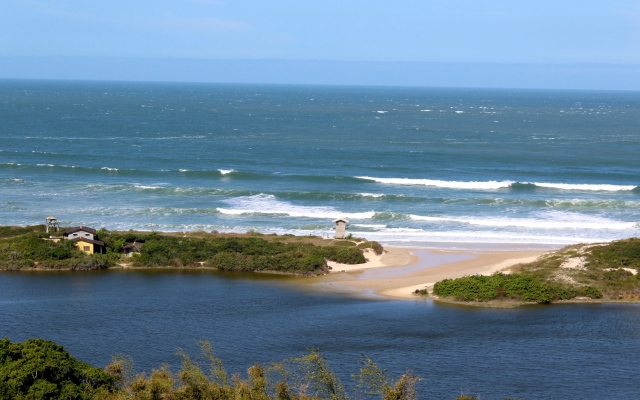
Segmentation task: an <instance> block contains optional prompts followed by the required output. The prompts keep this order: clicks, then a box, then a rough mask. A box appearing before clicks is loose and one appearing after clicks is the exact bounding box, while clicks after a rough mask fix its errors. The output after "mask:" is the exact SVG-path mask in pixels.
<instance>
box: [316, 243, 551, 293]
mask: <svg viewBox="0 0 640 400" xmlns="http://www.w3.org/2000/svg"><path fill="white" fill-rule="evenodd" d="M546 252H547V251H542V250H538V251H521V250H505V251H483V250H478V251H476V250H446V251H444V250H426V249H408V248H401V247H385V252H384V253H383V254H382V255H379V256H377V255H375V254H373V252H372V251H368V252H366V253H365V257H366V258H367V259H368V261H367V263H365V264H358V265H347V264H338V263H333V262H331V263H329V266H330V267H331V273H330V274H328V275H324V276H320V277H317V278H312V280H311V282H312V283H313V284H315V285H318V286H325V287H326V286H328V285H330V286H331V288H332V289H333V290H337V291H340V290H345V291H350V292H356V293H361V294H375V295H378V296H388V297H395V298H405V299H409V298H413V299H415V298H416V296H415V295H414V294H413V292H414V291H415V290H417V289H425V288H426V289H427V290H428V291H429V293H432V290H433V285H434V284H435V283H436V282H438V281H441V280H443V279H452V278H460V277H463V276H468V275H476V274H479V275H491V274H493V273H495V272H498V271H503V272H507V273H508V272H509V271H508V269H509V267H512V266H514V265H517V264H520V263H527V262H532V261H535V260H536V259H537V258H538V257H539V256H541V255H542V254H545V253H546Z"/></svg>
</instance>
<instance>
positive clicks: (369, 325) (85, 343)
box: [0, 270, 640, 399]
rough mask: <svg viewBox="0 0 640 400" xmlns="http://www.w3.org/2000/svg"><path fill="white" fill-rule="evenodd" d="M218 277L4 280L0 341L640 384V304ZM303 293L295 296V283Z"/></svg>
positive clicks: (428, 376)
mask: <svg viewBox="0 0 640 400" xmlns="http://www.w3.org/2000/svg"><path fill="white" fill-rule="evenodd" d="M292 279H295V278H283V277H273V276H266V275H246V274H237V273H220V272H213V271H194V270H191V271H163V270H146V271H123V270H113V271H103V272H95V271H94V272H56V273H49V272H22V273H2V274H1V275H0V335H1V336H6V337H9V338H10V339H11V340H15V341H21V340H24V339H27V338H29V337H43V338H47V339H51V340H54V341H56V342H58V343H61V344H62V345H64V346H65V348H67V349H68V350H69V351H71V353H72V354H73V355H74V356H76V357H78V358H80V359H83V360H85V361H87V362H90V363H92V364H95V365H101V366H102V365H106V364H107V363H108V362H109V360H110V357H111V356H112V355H114V354H117V353H122V354H127V355H129V356H131V357H132V358H133V359H134V363H135V368H136V369H137V370H147V371H149V370H150V369H151V368H154V367H159V366H160V365H161V364H163V363H170V364H172V365H174V366H176V365H178V363H179V357H178V356H177V355H176V350H177V349H178V348H181V349H184V350H186V351H187V352H189V353H195V352H196V351H197V346H196V341H198V340H209V341H211V342H212V343H213V344H214V347H215V349H216V352H217V354H218V355H219V356H220V357H221V358H222V359H223V360H224V362H225V365H226V366H227V368H228V370H229V371H230V372H243V373H244V371H245V370H246V368H248V367H249V366H250V365H251V364H253V363H254V362H260V363H265V364H268V363H270V362H276V361H280V360H282V359H284V358H286V357H290V356H299V355H303V354H304V353H305V352H306V351H307V349H309V348H318V349H320V350H321V352H322V353H324V354H325V355H326V357H327V358H328V360H329V361H330V363H331V365H332V366H333V368H334V369H335V370H336V371H337V372H338V373H339V374H340V376H342V377H343V380H345V381H346V382H348V381H349V375H350V374H352V373H356V372H357V368H358V363H357V361H358V360H359V358H360V356H361V354H365V355H366V356H367V357H370V358H372V359H373V360H375V361H376V362H377V363H378V364H379V365H380V366H382V367H383V368H386V369H388V370H389V371H390V372H391V373H393V374H400V373H402V372H404V371H405V370H406V369H412V370H413V371H414V372H415V373H416V374H417V375H419V376H421V377H423V378H424V381H422V382H421V384H420V393H421V396H420V397H421V398H436V399H451V398H454V397H455V396H456V395H458V394H459V393H460V391H464V392H467V393H469V394H474V395H481V396H482V398H484V399H494V398H502V397H506V396H512V397H518V398H525V399H547V398H554V399H581V398H593V399H596V398H598V399H604V398H607V399H623V398H625V399H628V398H636V397H637V396H638V395H639V394H640V392H639V388H640V376H639V375H638V373H637V372H638V371H640V359H639V358H638V357H637V355H638V354H640V306H638V305H624V304H602V305H566V306H558V305H554V306H532V307H521V308H517V309H504V310H503V309H481V308H469V307H456V306H448V305H437V304H434V303H432V302H431V301H424V300H408V301H407V300H389V299H383V298H373V297H372V298H362V297H353V296H349V295H347V294H342V295H341V294H336V293H332V294H331V295H328V294H323V293H319V292H318V291H315V290H312V289H311V287H306V286H304V285H302V286H298V285H292ZM294 286H297V289H295V290H293V287H294Z"/></svg>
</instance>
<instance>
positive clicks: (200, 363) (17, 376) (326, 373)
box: [0, 339, 419, 400]
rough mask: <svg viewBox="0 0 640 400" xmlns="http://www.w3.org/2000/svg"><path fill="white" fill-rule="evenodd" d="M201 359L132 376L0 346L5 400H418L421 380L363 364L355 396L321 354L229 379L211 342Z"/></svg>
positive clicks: (42, 346) (51, 348)
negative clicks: (391, 375)
mask: <svg viewBox="0 0 640 400" xmlns="http://www.w3.org/2000/svg"><path fill="white" fill-rule="evenodd" d="M200 347H201V354H200V355H199V356H198V357H196V358H195V359H193V358H191V357H190V356H189V355H187V354H184V353H181V355H182V358H183V360H182V366H181V368H180V370H179V371H178V372H173V371H172V370H171V369H170V368H169V367H168V366H166V365H164V366H161V367H160V368H158V369H155V370H153V371H151V373H150V374H146V373H138V374H134V372H133V368H132V364H131V360H130V359H128V358H127V357H124V356H116V357H114V358H113V360H112V362H111V363H110V364H109V365H107V367H106V368H105V369H104V370H102V369H99V368H95V367H92V366H90V365H88V364H86V363H83V362H82V361H78V360H75V359H74V358H73V357H71V356H70V355H69V353H68V352H66V351H65V350H64V349H63V348H62V346H59V345H57V344H55V343H53V342H50V341H46V340H42V339H29V340H27V341H25V342H23V343H12V342H11V341H9V340H8V339H4V340H3V341H1V342H0V398H1V399H74V400H75V399H77V400H81V399H101V400H125V399H131V400H151V399H167V400H169V399H175V400H178V399H180V400H191V399H194V400H196V399H211V400H214V399H221V400H222V399H227V400H249V399H251V400H270V399H289V400H321V399H323V400H324V399H327V400H348V399H349V398H355V399H361V398H375V397H377V398H381V399H384V400H414V399H416V398H417V396H416V392H415V385H416V383H417V382H418V381H419V378H417V377H415V376H414V375H413V374H411V373H410V372H407V373H405V374H404V375H402V376H400V377H399V378H398V379H397V380H395V381H394V380H392V379H390V378H389V376H388V375H387V374H386V372H385V371H383V370H382V369H380V368H379V367H378V366H377V365H376V364H375V363H374V362H373V361H371V360H370V359H368V358H363V359H362V361H361V365H362V367H361V369H360V373H359V374H357V375H354V376H353V378H354V380H355V385H354V389H353V391H354V395H353V397H350V396H349V395H348V393H347V390H346V389H345V387H344V386H343V385H342V383H341V382H340V379H339V378H338V377H337V376H336V374H335V373H334V372H333V371H332V370H331V368H330V366H329V363H328V362H327V360H326V359H325V358H324V357H323V356H322V354H320V353H319V352H318V351H316V350H312V351H310V352H309V354H307V355H305V356H302V357H296V358H290V359H287V360H285V361H283V362H280V363H277V364H273V365H269V366H266V367H265V366H262V365H259V364H256V365H253V366H252V367H250V368H249V369H248V370H247V374H246V377H245V378H243V377H242V376H241V375H240V374H237V373H236V374H233V375H229V374H228V373H227V371H226V370H225V369H224V367H223V363H222V361H221V360H220V359H219V358H217V357H216V356H215V354H214V352H213V350H212V348H211V345H210V344H209V343H208V342H202V343H200Z"/></svg>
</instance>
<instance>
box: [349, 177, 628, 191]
mask: <svg viewBox="0 0 640 400" xmlns="http://www.w3.org/2000/svg"><path fill="white" fill-rule="evenodd" d="M355 178H357V179H366V180H370V181H374V182H378V183H383V184H388V185H422V186H434V187H441V188H447V189H480V190H496V189H505V188H509V187H511V185H513V184H514V183H517V182H516V181H469V182H463V181H443V180H437V179H415V178H376V177H371V176H356V177H355ZM520 183H522V184H523V185H535V186H537V187H544V188H551V189H559V190H587V191H630V190H633V189H635V188H636V186H633V185H611V184H597V183H596V184H589V183H550V182H520Z"/></svg>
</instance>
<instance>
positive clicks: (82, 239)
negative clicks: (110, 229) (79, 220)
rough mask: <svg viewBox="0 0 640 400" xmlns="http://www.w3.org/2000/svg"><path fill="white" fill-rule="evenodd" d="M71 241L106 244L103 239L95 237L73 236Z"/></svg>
mask: <svg viewBox="0 0 640 400" xmlns="http://www.w3.org/2000/svg"><path fill="white" fill-rule="evenodd" d="M71 241H72V242H87V243H93V244H97V245H98V246H104V242H103V241H102V240H93V239H89V238H83V237H77V238H73V239H71Z"/></svg>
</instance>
